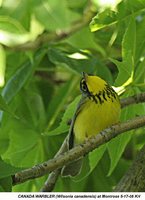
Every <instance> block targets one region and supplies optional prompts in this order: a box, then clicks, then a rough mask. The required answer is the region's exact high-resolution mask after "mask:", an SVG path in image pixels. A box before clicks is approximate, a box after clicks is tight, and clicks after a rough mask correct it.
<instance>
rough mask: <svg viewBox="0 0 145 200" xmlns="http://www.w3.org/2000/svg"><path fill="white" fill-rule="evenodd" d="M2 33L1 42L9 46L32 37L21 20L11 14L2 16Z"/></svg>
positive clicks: (0, 27)
mask: <svg viewBox="0 0 145 200" xmlns="http://www.w3.org/2000/svg"><path fill="white" fill-rule="evenodd" d="M0 34H1V37H0V43H2V44H4V45H6V46H9V47H11V46H14V45H18V44H23V43H25V42H27V41H29V40H30V39H31V38H30V36H29V34H28V32H26V30H25V29H24V28H23V26H21V24H20V23H19V21H17V20H16V19H14V18H11V17H9V16H0Z"/></svg>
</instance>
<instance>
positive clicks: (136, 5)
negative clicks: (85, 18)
mask: <svg viewBox="0 0 145 200" xmlns="http://www.w3.org/2000/svg"><path fill="white" fill-rule="evenodd" d="M144 10H145V0H142V1H140V0H132V1H130V0H126V1H121V2H120V3H119V4H118V5H117V7H116V11H113V10H110V9H108V8H107V9H106V10H105V11H103V12H101V13H98V14H97V15H96V16H95V17H94V18H93V19H92V22H91V23H90V28H91V31H97V30H99V29H101V28H105V27H107V26H110V25H112V24H115V23H117V22H120V21H122V20H128V18H129V17H131V16H135V15H138V14H139V13H141V12H143V11H144Z"/></svg>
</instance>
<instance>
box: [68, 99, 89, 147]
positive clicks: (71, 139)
mask: <svg viewBox="0 0 145 200" xmlns="http://www.w3.org/2000/svg"><path fill="white" fill-rule="evenodd" d="M85 102H86V98H85V97H82V98H81V100H80V102H79V104H78V106H77V108H76V111H75V114H74V116H73V119H72V122H71V126H70V130H69V136H68V149H72V148H73V147H74V132H73V127H74V123H75V120H76V118H77V116H78V114H79V113H80V112H81V110H82V108H83V106H82V105H83V104H84V103H85Z"/></svg>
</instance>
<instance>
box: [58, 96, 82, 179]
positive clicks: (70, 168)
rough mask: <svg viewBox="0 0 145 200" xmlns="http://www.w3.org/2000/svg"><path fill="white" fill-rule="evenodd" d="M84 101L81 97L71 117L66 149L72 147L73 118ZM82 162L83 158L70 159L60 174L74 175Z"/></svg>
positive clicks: (74, 118) (78, 170)
mask: <svg viewBox="0 0 145 200" xmlns="http://www.w3.org/2000/svg"><path fill="white" fill-rule="evenodd" d="M85 102H86V98H84V97H82V98H81V100H80V102H79V104H78V107H77V109H76V112H75V114H74V117H73V119H72V123H71V127H70V131H69V135H68V149H72V148H73V147H74V132H73V127H74V123H75V120H76V118H77V116H78V114H79V113H80V112H81V110H82V108H83V106H82V105H83V104H84V103H85ZM82 164H83V158H82V157H81V158H79V159H77V160H74V161H72V162H71V163H70V164H68V165H66V166H64V167H63V168H62V170H61V175H62V176H64V177H65V176H76V175H78V174H79V173H80V172H81V169H82Z"/></svg>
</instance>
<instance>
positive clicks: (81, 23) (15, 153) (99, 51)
mask: <svg viewBox="0 0 145 200" xmlns="http://www.w3.org/2000/svg"><path fill="white" fill-rule="evenodd" d="M144 10H145V0H142V1H140V0H118V1H117V0H106V1H105V0H73V1H72V0H61V1H58V0H0V92H1V95H0V109H1V111H0V125H1V126H0V156H1V157H0V191H14V192H15V191H17V192H29V191H30V192H33V191H39V190H40V188H41V187H42V186H43V184H44V182H45V180H46V178H47V176H43V177H41V178H38V179H35V180H31V181H27V182H26V183H23V184H20V185H17V186H13V187H12V179H11V175H13V174H15V173H16V172H18V171H21V170H22V169H26V168H29V167H32V166H33V165H36V164H39V163H42V162H44V161H46V160H48V159H51V158H53V156H54V155H55V153H56V152H57V151H58V149H59V147H60V146H61V144H62V142H63V140H64V138H65V137H66V135H67V133H68V130H69V122H70V120H71V118H72V116H73V113H74V110H75V107H76V105H77V103H78V101H79V98H80V91H79V81H80V79H81V76H82V74H81V73H82V72H83V71H84V72H86V73H89V74H94V75H98V76H100V77H102V78H103V79H105V80H106V81H107V82H108V83H109V84H110V85H112V86H114V88H115V89H116V91H117V92H118V94H119V95H120V98H124V97H128V96H131V95H133V94H137V93H140V92H142V91H144V90H145V78H144V77H145V67H144V63H145V59H144V58H145V48H144V47H145V12H144ZM144 113H145V105H144V104H138V105H133V106H129V107H127V108H125V109H123V110H122V114H121V119H120V121H126V120H127V119H130V118H133V117H135V116H139V115H142V114H144ZM144 137H145V132H144V129H143V128H140V129H138V130H133V131H130V132H128V133H124V134H122V135H120V136H118V137H117V138H115V139H113V140H112V141H110V142H109V143H107V144H105V145H103V146H101V147H100V148H99V149H97V150H95V151H93V152H91V153H90V154H89V156H86V157H85V159H84V167H83V170H82V173H81V174H80V175H79V176H78V177H75V178H73V179H70V178H61V177H60V178H59V180H58V182H57V183H56V186H55V189H54V191H59V192H65V191H66V192H67V191H70V192H78V191H80V192H81V191H84V192H85V191H86V192H87V191H90V192H93V191H95V192H103V191H104V192H108V191H112V190H113V188H114V187H115V186H116V185H117V184H118V182H119V180H120V179H121V177H122V176H123V175H124V174H125V173H126V171H127V170H128V168H129V166H130V165H131V164H132V160H133V159H134V157H135V155H136V153H137V152H138V151H139V150H140V148H141V147H142V146H143V145H144V143H145V141H144Z"/></svg>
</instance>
